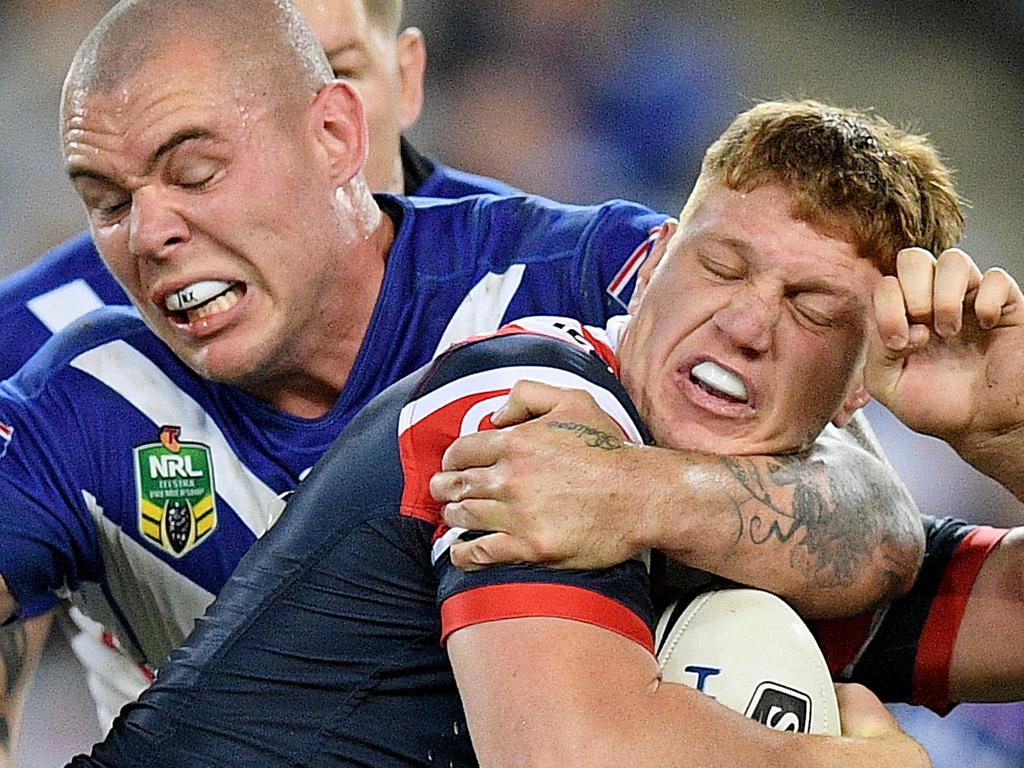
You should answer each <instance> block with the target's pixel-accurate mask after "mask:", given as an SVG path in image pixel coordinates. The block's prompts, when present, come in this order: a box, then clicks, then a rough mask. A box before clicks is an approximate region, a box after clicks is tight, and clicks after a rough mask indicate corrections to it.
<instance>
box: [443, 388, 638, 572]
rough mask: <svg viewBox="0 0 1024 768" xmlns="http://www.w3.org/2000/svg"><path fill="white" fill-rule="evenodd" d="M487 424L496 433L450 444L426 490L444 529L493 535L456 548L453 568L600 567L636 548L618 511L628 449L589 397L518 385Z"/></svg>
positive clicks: (626, 519) (627, 521) (628, 519)
mask: <svg viewBox="0 0 1024 768" xmlns="http://www.w3.org/2000/svg"><path fill="white" fill-rule="evenodd" d="M492 421H493V423H494V424H495V426H498V427H503V429H499V430H495V431H486V432H478V433H475V434H472V435H466V436H464V437H461V438H459V439H458V440H456V441H455V442H454V443H453V444H452V445H451V446H450V447H449V448H448V450H447V451H446V452H445V455H444V460H443V463H442V471H441V472H439V473H438V474H436V475H434V477H433V479H432V480H431V482H430V492H431V494H432V495H433V496H434V498H435V499H437V500H438V501H442V502H446V505H445V509H444V518H445V522H446V523H447V524H448V525H450V526H452V527H456V526H457V527H462V528H468V529H470V530H474V531H495V533H492V534H490V535H488V536H482V537H480V538H477V539H474V540H473V541H469V542H458V543H456V544H455V545H454V546H453V547H452V549H451V558H452V562H453V563H454V564H455V565H456V566H457V567H459V568H463V569H474V568H480V567H484V566H488V565H494V564H496V563H523V562H530V563H546V564H549V565H557V566H559V567H564V568H600V567H605V566H610V565H614V564H616V563H620V562H623V561H625V560H627V559H629V558H630V557H632V556H633V555H635V554H637V553H638V552H639V551H641V550H642V549H643V546H642V545H638V544H634V543H631V542H632V540H633V539H632V535H631V531H630V530H629V528H630V525H631V523H632V521H633V519H634V517H635V516H632V515H624V514H619V512H618V510H620V509H622V507H623V504H622V503H621V497H622V496H623V490H624V487H623V478H625V477H629V474H628V472H629V468H628V466H629V457H628V454H629V453H631V452H632V449H631V447H630V445H629V444H628V443H626V442H625V441H624V440H623V438H622V432H621V430H620V429H619V427H618V425H617V424H616V423H615V422H614V421H613V420H612V419H611V418H610V417H609V416H608V415H607V414H605V412H604V411H602V410H601V409H600V408H599V407H598V405H597V403H596V402H595V401H594V399H593V398H592V397H591V396H590V395H589V394H587V393H586V392H583V391H580V390H568V389H561V388H558V387H553V386H550V385H547V384H542V383H540V382H535V381H520V382H518V383H517V384H516V385H515V387H513V389H512V392H511V393H510V395H509V399H508V403H507V404H506V405H505V407H504V408H502V409H501V410H499V411H498V412H497V413H495V415H494V416H493V417H492Z"/></svg>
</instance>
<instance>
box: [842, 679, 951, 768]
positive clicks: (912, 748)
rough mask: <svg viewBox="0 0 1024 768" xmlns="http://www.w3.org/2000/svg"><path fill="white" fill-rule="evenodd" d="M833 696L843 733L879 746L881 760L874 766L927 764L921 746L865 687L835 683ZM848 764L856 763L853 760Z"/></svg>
mask: <svg viewBox="0 0 1024 768" xmlns="http://www.w3.org/2000/svg"><path fill="white" fill-rule="evenodd" d="M836 698H837V699H838V701H839V718H840V721H841V722H842V724H843V736H846V737H848V738H852V739H866V740H867V741H868V742H869V743H870V745H871V749H872V751H874V750H876V749H877V748H879V747H881V748H883V754H884V760H883V761H879V762H874V763H872V764H873V765H874V766H883V765H885V766H888V765H891V766H899V768H918V766H920V767H921V768H926V767H927V766H931V760H930V759H929V757H928V753H927V752H926V751H925V749H924V747H922V746H921V745H920V744H918V743H917V742H916V741H914V740H913V739H912V738H910V737H909V736H907V734H905V733H904V732H903V730H902V729H901V728H900V726H899V723H897V722H896V718H894V717H893V716H892V714H891V713H890V712H889V710H887V709H886V708H885V706H884V705H883V704H882V702H880V701H879V700H878V698H877V697H876V696H875V695H874V694H873V693H871V691H869V690H868V689H867V688H865V687H864V686H862V685H857V684H856V683H850V684H845V685H843V684H839V685H836ZM861 754H862V755H864V754H869V753H867V752H864V753H861ZM850 764H859V763H857V761H853V762H852V763H850Z"/></svg>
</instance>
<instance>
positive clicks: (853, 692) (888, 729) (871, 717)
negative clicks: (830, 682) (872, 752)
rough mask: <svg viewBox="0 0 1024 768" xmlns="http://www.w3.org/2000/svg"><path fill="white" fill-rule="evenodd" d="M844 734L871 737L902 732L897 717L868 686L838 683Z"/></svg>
mask: <svg viewBox="0 0 1024 768" xmlns="http://www.w3.org/2000/svg"><path fill="white" fill-rule="evenodd" d="M836 699H837V700H838V701H839V712H840V720H841V721H842V724H843V736H852V737H855V738H861V739H871V738H877V737H880V736H887V735H891V734H893V733H899V732H900V726H899V724H898V723H897V722H896V718H895V717H893V716H892V714H891V713H890V712H889V710H887V709H886V708H885V705H884V704H882V702H881V701H879V700H878V698H877V697H876V696H875V695H874V694H873V693H871V691H869V690H868V689H867V688H865V687H864V686H862V685H857V684H856V683H850V684H845V685H844V684H837V685H836Z"/></svg>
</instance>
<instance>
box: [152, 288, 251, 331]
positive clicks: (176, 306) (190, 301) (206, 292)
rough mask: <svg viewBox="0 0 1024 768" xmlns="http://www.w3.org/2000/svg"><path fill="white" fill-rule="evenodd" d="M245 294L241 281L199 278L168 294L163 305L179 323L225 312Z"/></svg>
mask: <svg viewBox="0 0 1024 768" xmlns="http://www.w3.org/2000/svg"><path fill="white" fill-rule="evenodd" d="M244 295H245V285H244V284H243V283H228V282H225V281H223V280H200V281H198V282H195V283H190V284H189V285H186V286H185V287H184V288H181V289H180V290H177V291H175V292H174V293H172V294H169V295H168V296H167V298H166V299H164V307H165V308H166V309H167V311H168V312H169V313H170V315H171V316H172V317H173V318H175V319H176V320H177V321H178V322H180V323H193V322H195V321H197V320H202V319H204V318H207V317H210V316H212V315H216V314H219V313H221V312H227V311H228V310H229V309H231V308H232V307H233V306H235V304H237V303H238V302H239V301H240V300H241V298H242V297H243V296H244Z"/></svg>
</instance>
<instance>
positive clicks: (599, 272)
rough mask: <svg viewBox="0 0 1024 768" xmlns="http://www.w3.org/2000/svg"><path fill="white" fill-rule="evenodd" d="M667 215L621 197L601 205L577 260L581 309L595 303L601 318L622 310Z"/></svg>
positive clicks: (618, 313)
mask: <svg viewBox="0 0 1024 768" xmlns="http://www.w3.org/2000/svg"><path fill="white" fill-rule="evenodd" d="M667 218H668V217H667V216H665V214H663V213H656V212H654V211H652V210H650V209H649V208H645V207H643V206H641V205H637V204H635V203H628V202H625V201H622V200H613V201H611V202H608V203H605V204H604V205H603V206H601V210H600V214H599V215H598V217H597V218H596V219H595V221H594V224H593V227H592V229H591V231H590V233H589V235H588V238H587V243H586V247H585V249H584V251H583V257H582V260H581V262H580V269H579V296H580V301H581V304H582V306H583V308H584V311H586V309H587V308H588V307H590V306H591V305H599V306H600V311H601V313H602V317H603V319H604V320H608V319H609V318H611V317H614V316H615V315H621V314H624V313H625V312H626V310H627V308H628V306H629V300H630V298H631V297H632V295H633V289H634V288H635V287H636V277H637V273H638V272H639V271H640V267H641V266H643V263H644V262H645V261H646V260H647V257H648V255H649V254H650V251H651V248H652V246H653V245H654V234H655V232H656V231H657V229H658V228H659V227H660V226H661V225H662V224H663V223H664V222H665V220H666V219H667ZM585 317H586V316H585Z"/></svg>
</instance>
